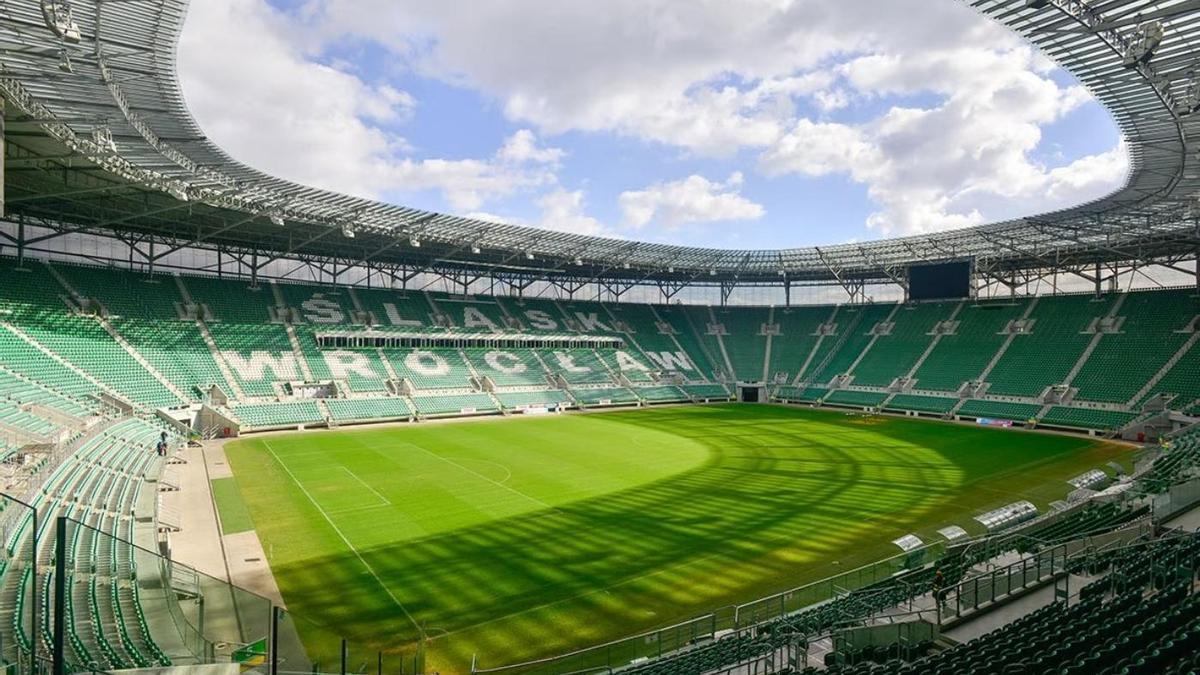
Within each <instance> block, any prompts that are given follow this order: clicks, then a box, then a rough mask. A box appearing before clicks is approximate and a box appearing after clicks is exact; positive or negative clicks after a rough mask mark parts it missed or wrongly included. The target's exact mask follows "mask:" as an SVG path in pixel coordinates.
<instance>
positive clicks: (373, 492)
mask: <svg viewBox="0 0 1200 675" xmlns="http://www.w3.org/2000/svg"><path fill="white" fill-rule="evenodd" d="M342 471H345V472H346V473H348V474H350V477H351V478H353V479H354V480H356V481H358V482H359V483H361V484H362V486H363V487H365V488H367V489H368V490H370V491H371V494H373V495H375V496H376V497H379V499H381V500H383V504H380V506H383V505H384V504H386V505H388V506H394V504H392V501H391V500H390V499H388V498H387V497H384V496H383V495H381V494H379V490H376V489H375V488H373V487H371V486H370V485H367V481H365V480H363V479H361V478H359V477H358V474H356V473H354V472H353V471H351V470H350V469H347V468H346V467H345V466H342Z"/></svg>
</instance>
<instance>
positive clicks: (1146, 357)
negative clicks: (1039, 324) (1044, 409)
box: [1072, 289, 1200, 403]
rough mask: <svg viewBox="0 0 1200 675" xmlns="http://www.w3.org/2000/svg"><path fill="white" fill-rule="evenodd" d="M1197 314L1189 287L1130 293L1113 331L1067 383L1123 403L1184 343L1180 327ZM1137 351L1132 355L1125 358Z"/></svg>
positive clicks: (1085, 394) (1089, 395)
mask: <svg viewBox="0 0 1200 675" xmlns="http://www.w3.org/2000/svg"><path fill="white" fill-rule="evenodd" d="M1198 312H1200V301H1198V299H1197V297H1196V295H1195V294H1194V293H1193V292H1192V291H1191V290H1190V289H1189V290H1166V291H1154V292H1147V291H1140V292H1135V293H1129V294H1127V295H1126V296H1125V302H1124V303H1123V304H1122V305H1121V308H1120V310H1119V311H1118V315H1119V316H1120V317H1121V318H1122V319H1123V321H1122V323H1121V325H1120V328H1119V329H1118V332H1116V333H1105V334H1103V335H1102V336H1101V338H1100V341H1099V342H1098V343H1097V344H1096V349H1095V350H1094V351H1093V352H1092V354H1091V355H1090V356H1089V357H1088V360H1087V363H1085V364H1084V366H1083V368H1082V369H1081V370H1080V371H1079V374H1078V375H1076V376H1075V379H1074V380H1073V381H1072V384H1073V385H1074V386H1076V387H1078V388H1079V394H1078V396H1079V397H1080V398H1081V399H1085V400H1088V401H1108V402H1113V403H1124V402H1125V401H1127V400H1129V398H1130V397H1131V396H1133V395H1134V394H1136V393H1137V392H1138V390H1140V389H1141V388H1142V385H1144V384H1145V383H1146V381H1147V380H1149V379H1150V378H1151V377H1152V376H1153V375H1154V374H1155V373H1156V372H1157V371H1158V370H1159V368H1161V367H1162V366H1163V364H1165V363H1166V362H1167V360H1168V359H1170V358H1171V356H1172V355H1173V354H1175V352H1176V351H1178V350H1179V348H1180V347H1181V346H1183V344H1184V342H1185V341H1186V340H1187V338H1188V334H1187V333H1184V332H1182V330H1183V329H1184V328H1185V327H1186V326H1187V325H1188V323H1189V322H1190V321H1191V320H1192V319H1193V318H1194V317H1195V316H1196V315H1197V313H1198ZM1130 354H1136V355H1137V358H1136V359H1131V358H1129V355H1130Z"/></svg>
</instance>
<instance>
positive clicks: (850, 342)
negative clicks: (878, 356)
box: [804, 304, 898, 385]
mask: <svg viewBox="0 0 1200 675" xmlns="http://www.w3.org/2000/svg"><path fill="white" fill-rule="evenodd" d="M896 309H898V307H897V306H896V305H888V304H881V305H865V306H860V307H845V308H843V309H842V310H841V311H839V312H838V328H837V330H838V333H837V338H836V339H833V340H831V339H829V338H826V339H825V340H824V342H827V343H829V346H828V347H827V348H826V351H825V352H824V353H823V354H822V355H821V361H817V362H816V363H814V364H813V366H812V370H811V373H810V372H805V373H804V379H805V380H808V381H811V383H813V384H821V385H824V384H827V383H828V382H829V380H830V379H832V378H833V377H834V376H836V375H843V374H846V373H847V372H848V371H849V370H850V367H851V366H852V365H854V362H855V361H857V360H858V358H859V355H861V354H862V352H863V350H864V349H865V348H866V347H867V346H868V345H869V344H870V343H871V341H872V339H873V337H874V336H873V335H872V334H871V331H872V330H873V329H874V328H875V325H876V324H878V323H880V322H882V321H883V320H884V319H886V318H887V317H888V315H890V314H891V313H892V312H893V311H894V310H896ZM843 324H844V325H843ZM814 361H815V359H814ZM822 364H823V365H822Z"/></svg>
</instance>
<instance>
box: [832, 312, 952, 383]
mask: <svg viewBox="0 0 1200 675" xmlns="http://www.w3.org/2000/svg"><path fill="white" fill-rule="evenodd" d="M957 304H958V303H923V304H917V305H906V306H903V307H901V308H900V309H899V310H898V311H896V312H895V313H894V314H892V318H891V323H892V324H893V326H892V329H891V332H890V333H888V334H887V335H880V336H879V337H877V338H876V339H875V341H874V344H872V345H871V346H870V348H869V349H866V350H865V352H864V353H863V355H862V358H861V360H860V361H859V362H858V364H857V365H855V366H854V369H853V370H852V371H851V372H850V374H851V375H853V376H854V384H855V385H858V386H874V387H886V386H888V385H889V384H891V383H892V380H894V379H896V378H898V377H904V376H905V375H906V374H907V373H908V371H909V370H910V369H911V368H912V367H913V366H914V365H915V364H916V362H917V359H919V358H920V357H921V354H923V353H924V352H925V350H926V349H927V348H928V347H929V344H930V342H931V341H932V340H933V338H932V337H931V336H930V335H929V333H930V331H932V330H933V327H934V325H935V324H937V323H938V322H939V321H943V320H946V319H949V318H950V315H951V314H952V312H953V311H954V309H955V307H956V306H957Z"/></svg>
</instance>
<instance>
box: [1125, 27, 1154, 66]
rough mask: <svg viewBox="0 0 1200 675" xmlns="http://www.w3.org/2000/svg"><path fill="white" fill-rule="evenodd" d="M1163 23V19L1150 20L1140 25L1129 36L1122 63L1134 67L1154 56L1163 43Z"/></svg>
mask: <svg viewBox="0 0 1200 675" xmlns="http://www.w3.org/2000/svg"><path fill="white" fill-rule="evenodd" d="M1162 40H1163V25H1162V22H1161V21H1150V22H1148V23H1144V24H1142V25H1140V26H1138V27H1137V28H1136V29H1134V31H1133V35H1131V36H1130V37H1129V42H1128V43H1127V44H1126V46H1125V56H1124V58H1123V59H1122V60H1121V65H1123V66H1125V67H1126V68H1133V67H1135V66H1137V65H1138V64H1139V63H1146V62H1148V61H1149V60H1150V57H1152V56H1154V50H1156V49H1158V46H1159V45H1160V44H1162Z"/></svg>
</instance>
